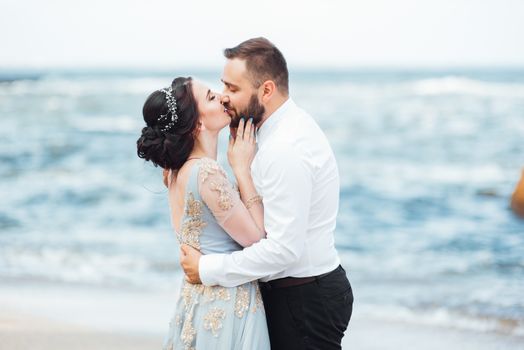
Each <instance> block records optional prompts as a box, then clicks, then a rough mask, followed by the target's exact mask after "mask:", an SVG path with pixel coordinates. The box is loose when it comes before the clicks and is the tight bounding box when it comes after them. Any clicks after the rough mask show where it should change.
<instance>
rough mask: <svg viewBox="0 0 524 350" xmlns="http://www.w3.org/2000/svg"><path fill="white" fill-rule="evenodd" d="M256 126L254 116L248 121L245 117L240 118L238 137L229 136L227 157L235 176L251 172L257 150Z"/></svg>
mask: <svg viewBox="0 0 524 350" xmlns="http://www.w3.org/2000/svg"><path fill="white" fill-rule="evenodd" d="M255 141H256V139H255V126H254V125H253V118H250V119H249V120H248V121H247V123H245V122H244V118H242V119H240V123H239V124H238V129H237V132H236V137H234V138H233V137H230V138H229V147H228V149H227V159H228V161H229V165H230V166H231V169H233V173H234V174H235V176H238V175H242V174H246V173H251V163H252V162H253V159H254V158H255V152H256V142H255Z"/></svg>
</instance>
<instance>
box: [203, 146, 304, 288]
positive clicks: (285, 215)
mask: <svg viewBox="0 0 524 350" xmlns="http://www.w3.org/2000/svg"><path fill="white" fill-rule="evenodd" d="M277 154H278V157H275V158H274V159H271V160H268V161H267V163H266V164H267V165H266V166H265V167H264V168H265V169H264V170H265V171H264V172H263V174H261V177H262V181H263V187H264V227H265V232H266V235H267V237H266V238H263V239H261V240H260V241H259V242H256V243H254V244H253V245H251V246H250V247H247V248H245V249H244V250H242V251H238V252H234V253H231V254H209V255H204V256H202V257H201V258H200V263H199V273H200V279H201V280H202V283H203V284H205V285H222V286H225V287H233V286H237V285H240V284H243V283H246V282H249V281H252V280H255V279H258V278H261V277H265V276H269V275H272V274H275V273H278V272H281V271H283V270H285V269H286V268H287V267H288V266H289V265H291V264H293V263H294V262H296V261H297V260H298V259H299V258H300V256H301V255H302V253H303V250H304V246H305V239H306V231H307V226H308V216H309V208H310V200H311V191H312V184H313V180H312V175H311V172H310V170H309V169H308V167H307V165H306V164H305V162H304V161H303V160H302V159H300V157H299V155H298V153H297V152H296V151H295V150H293V149H292V148H290V147H287V148H285V147H283V149H281V150H280V151H279V153H277Z"/></svg>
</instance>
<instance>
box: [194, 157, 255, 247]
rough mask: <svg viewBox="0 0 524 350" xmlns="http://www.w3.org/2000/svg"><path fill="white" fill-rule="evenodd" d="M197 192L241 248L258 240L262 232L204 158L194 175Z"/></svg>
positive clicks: (219, 172)
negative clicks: (196, 178) (197, 185)
mask: <svg viewBox="0 0 524 350" xmlns="http://www.w3.org/2000/svg"><path fill="white" fill-rule="evenodd" d="M198 183H199V193H200V196H201V197H202V200H203V201H204V203H205V204H206V205H207V207H208V208H209V210H210V211H211V213H212V214H213V216H214V217H215V219H216V220H217V223H218V224H219V225H220V226H221V227H222V228H223V229H224V230H225V231H226V232H227V233H228V234H229V235H230V236H231V238H233V239H234V240H235V241H236V242H238V243H239V244H240V245H241V246H243V247H247V246H250V245H252V244H253V243H254V242H257V241H259V240H260V239H261V238H262V237H263V236H264V232H263V230H261V229H260V228H259V227H258V226H257V225H256V223H255V221H254V220H253V218H252V217H251V214H250V213H249V211H248V210H247V208H246V207H245V206H244V203H243V202H242V201H241V200H240V195H239V194H238V191H237V190H236V189H235V187H234V185H233V184H232V183H231V182H230V181H229V180H228V178H227V175H226V173H225V171H224V170H223V169H222V168H221V167H220V165H219V164H218V163H217V162H216V161H214V160H212V159H205V160H203V163H202V165H201V167H200V169H199V173H198Z"/></svg>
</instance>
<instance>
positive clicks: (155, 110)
mask: <svg viewBox="0 0 524 350" xmlns="http://www.w3.org/2000/svg"><path fill="white" fill-rule="evenodd" d="M171 88H172V89H173V92H172V94H173V97H174V98H175V99H176V104H177V111H176V115H177V117H178V118H177V121H176V122H175V124H174V125H173V126H171V127H169V128H166V126H167V125H168V123H169V122H170V121H171V112H170V110H169V107H168V104H167V99H166V94H165V93H164V92H162V91H160V90H157V91H155V92H153V93H152V94H151V95H149V97H148V98H147V100H146V102H145V103H144V107H143V109H142V114H143V116H144V121H145V122H146V127H144V128H143V129H142V135H141V136H140V138H139V139H138V140H137V142H136V146H137V154H138V156H139V157H140V158H143V159H145V160H148V161H151V162H152V163H153V164H154V165H155V166H160V167H162V168H164V169H173V170H178V169H180V167H182V165H183V164H184V163H185V162H186V160H187V158H188V157H189V154H190V153H191V151H192V150H193V146H194V143H195V139H194V131H195V128H196V127H197V123H198V111H197V103H196V100H195V97H194V95H193V90H192V79H191V78H190V77H189V78H182V77H180V78H176V79H175V80H173V83H172V84H171ZM165 114H167V118H162V119H161V120H158V119H159V117H160V116H161V115H165ZM166 129H167V130H166Z"/></svg>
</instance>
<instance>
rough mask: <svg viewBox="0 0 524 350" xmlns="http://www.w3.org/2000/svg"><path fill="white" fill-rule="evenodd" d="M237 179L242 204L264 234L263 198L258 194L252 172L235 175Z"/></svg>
mask: <svg viewBox="0 0 524 350" xmlns="http://www.w3.org/2000/svg"><path fill="white" fill-rule="evenodd" d="M235 177H236V179H237V185H238V190H239V192H240V198H241V199H242V203H244V205H245V206H246V208H247V209H248V210H249V214H250V215H251V217H252V218H253V221H255V224H256V225H257V227H258V228H259V229H260V230H261V231H263V232H264V236H265V230H264V205H263V203H262V197H261V196H260V195H259V194H258V193H257V189H256V188H255V184H254V183H253V178H252V177H251V172H250V171H244V172H242V173H235Z"/></svg>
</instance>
